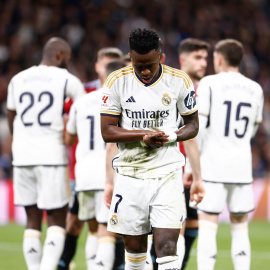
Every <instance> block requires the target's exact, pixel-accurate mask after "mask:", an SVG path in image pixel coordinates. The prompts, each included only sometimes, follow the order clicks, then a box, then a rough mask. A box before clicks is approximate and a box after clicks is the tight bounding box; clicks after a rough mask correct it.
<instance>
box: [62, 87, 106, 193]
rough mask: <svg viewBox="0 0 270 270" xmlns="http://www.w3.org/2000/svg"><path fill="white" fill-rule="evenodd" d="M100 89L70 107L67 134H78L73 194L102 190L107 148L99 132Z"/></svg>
mask: <svg viewBox="0 0 270 270" xmlns="http://www.w3.org/2000/svg"><path fill="white" fill-rule="evenodd" d="M102 92H103V91H102V88H101V89H99V90H98V91H94V92H91V93H89V94H87V95H85V96H83V97H81V98H79V99H78V100H77V101H76V102H75V103H74V104H73V105H72V106H71V110H70V113H69V120H68V123H67V132H68V133H70V134H77V136H78V139H79V143H78V145H77V148H76V165H75V177H76V191H83V190H104V186H105V177H106V175H105V172H106V148H105V142H104V141H103V139H102V136H101V131H100V112H99V109H100V100H101V97H102Z"/></svg>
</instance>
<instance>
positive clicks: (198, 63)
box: [178, 38, 210, 269]
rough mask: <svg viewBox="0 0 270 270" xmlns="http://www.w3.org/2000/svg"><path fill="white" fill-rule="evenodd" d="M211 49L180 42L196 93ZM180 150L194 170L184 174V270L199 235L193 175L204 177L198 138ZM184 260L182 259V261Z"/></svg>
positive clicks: (201, 43)
mask: <svg viewBox="0 0 270 270" xmlns="http://www.w3.org/2000/svg"><path fill="white" fill-rule="evenodd" d="M209 48H210V44H209V43H207V42H205V41H202V40H199V39H195V38H187V39H185V40H183V41H182V42H180V45H179V49H178V53H179V63H180V68H181V70H182V71H184V72H186V73H187V74H188V75H189V77H190V79H191V81H192V82H193V84H194V86H195V93H196V88H197V85H198V82H199V80H200V79H201V78H202V77H203V76H204V75H205V72H206V68H207V58H208V50H209ZM180 149H181V151H182V152H183V153H185V152H186V154H187V157H188V158H189V161H190V162H189V163H190V165H191V169H192V173H191V171H190V170H188V169H189V168H187V166H186V167H185V171H184V173H183V182H184V190H185V199H186V207H187V219H186V221H185V222H184V225H183V228H182V229H181V232H180V236H179V239H178V245H179V252H180V253H181V255H180V254H178V255H179V257H182V258H183V257H184V258H183V262H182V268H181V269H184V268H185V266H186V264H187V261H188V258H189V253H190V249H191V246H192V243H193V242H194V240H195V239H196V237H197V235H198V215H197V210H196V209H194V208H192V207H190V205H189V201H190V188H193V186H192V175H193V176H194V178H197V181H198V182H201V181H202V177H201V170H200V156H199V149H198V145H197V141H196V138H193V139H190V140H188V141H185V142H183V143H180ZM185 150H186V151H185ZM183 245H184V246H185V248H184V253H182V251H183V248H180V247H181V246H183ZM182 258H180V260H181V259H182Z"/></svg>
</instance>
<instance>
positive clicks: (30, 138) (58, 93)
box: [7, 38, 85, 270]
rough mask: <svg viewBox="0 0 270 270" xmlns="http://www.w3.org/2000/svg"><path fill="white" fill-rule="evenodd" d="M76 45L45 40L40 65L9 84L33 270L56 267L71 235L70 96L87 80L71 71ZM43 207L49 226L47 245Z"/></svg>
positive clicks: (18, 185) (17, 176) (18, 197)
mask: <svg viewBox="0 0 270 270" xmlns="http://www.w3.org/2000/svg"><path fill="white" fill-rule="evenodd" d="M70 57H71V50H70V46H69V45H68V44H67V42H66V41H64V40H63V39H61V38H51V39H49V40H48V42H47V43H46V44H45V46H44V49H43V54H42V61H41V63H40V65H38V66H33V67H31V68H29V69H26V70H24V71H22V72H20V73H19V74H17V75H16V76H14V77H13V78H12V80H11V81H10V83H9V87H8V98H7V108H8V121H9V128H10V131H11V134H13V143H12V153H13V166H14V203H15V204H16V205H22V206H24V207H25V211H26V215H27V224H26V229H25V231H24V239H23V253H24V257H25V260H26V264H27V267H28V269H29V270H45V269H46V270H49V269H51V270H54V269H55V266H56V265H57V262H58V260H59V258H60V256H61V253H62V251H63V247H64V240H65V220H66V213H67V208H68V202H69V200H70V195H71V194H70V188H69V184H68V172H67V157H66V151H65V150H66V149H65V145H64V141H63V129H64V121H63V117H62V114H63V105H64V99H65V96H70V97H72V99H74V100H76V99H77V98H78V97H79V96H81V95H83V94H84V93H85V91H84V88H83V85H82V83H81V82H80V81H79V79H77V78H76V77H75V76H73V75H72V74H70V73H69V72H68V71H67V70H66V65H67V62H68V61H69V59H70ZM43 210H46V211H47V222H48V229H47V234H46V239H45V243H44V247H43V252H42V248H41V241H40V238H41V223H42V213H43Z"/></svg>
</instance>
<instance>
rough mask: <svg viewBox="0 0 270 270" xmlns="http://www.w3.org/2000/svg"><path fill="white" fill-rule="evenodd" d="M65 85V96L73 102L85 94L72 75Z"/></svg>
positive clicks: (80, 84) (79, 83) (77, 80)
mask: <svg viewBox="0 0 270 270" xmlns="http://www.w3.org/2000/svg"><path fill="white" fill-rule="evenodd" d="M66 83H67V85H66V96H69V97H71V98H72V100H73V101H75V100H76V99H77V98H78V97H80V96H82V95H84V94H85V90H84V87H83V84H82V82H81V81H80V80H79V79H78V78H77V77H75V76H74V75H72V74H69V76H68V80H67V82H66Z"/></svg>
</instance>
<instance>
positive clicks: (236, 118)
mask: <svg viewBox="0 0 270 270" xmlns="http://www.w3.org/2000/svg"><path fill="white" fill-rule="evenodd" d="M197 94H198V96H197V101H198V107H199V115H200V117H201V116H205V117H208V121H205V122H207V128H205V129H204V131H203V133H202V136H203V137H202V146H201V149H200V150H201V170H202V178H203V180H205V181H214V182H223V183H251V182H252V162H251V146H250V140H251V138H252V135H253V132H254V125H255V124H257V123H260V122H261V121H262V110H263V91H262V88H261V87H260V85H259V84H258V83H256V82H254V81H252V80H250V79H248V78H246V77H245V76H243V75H241V74H240V73H236V72H222V73H219V74H216V75H211V76H207V77H205V78H203V79H202V80H201V82H200V83H199V86H198V89H197ZM200 128H203V127H200Z"/></svg>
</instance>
